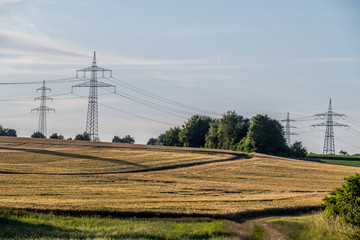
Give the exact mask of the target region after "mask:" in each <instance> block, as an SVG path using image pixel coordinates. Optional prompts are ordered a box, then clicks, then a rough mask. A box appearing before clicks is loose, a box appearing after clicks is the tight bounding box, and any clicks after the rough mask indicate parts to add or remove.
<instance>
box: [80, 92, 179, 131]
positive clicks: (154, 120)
mask: <svg viewBox="0 0 360 240" xmlns="http://www.w3.org/2000/svg"><path fill="white" fill-rule="evenodd" d="M73 94H74V95H75V96H77V97H78V98H83V99H87V97H83V96H80V95H78V94H75V93H73ZM99 104H100V105H101V106H104V107H106V108H109V109H112V110H114V111H117V112H121V113H124V114H127V115H131V116H134V117H138V118H141V119H145V120H149V121H152V122H157V123H161V124H165V125H170V126H174V124H171V123H168V122H163V121H159V120H156V119H152V118H148V117H144V116H141V115H138V114H134V113H130V112H127V111H124V110H120V109H118V108H114V107H111V106H108V105H106V104H103V103H99Z"/></svg>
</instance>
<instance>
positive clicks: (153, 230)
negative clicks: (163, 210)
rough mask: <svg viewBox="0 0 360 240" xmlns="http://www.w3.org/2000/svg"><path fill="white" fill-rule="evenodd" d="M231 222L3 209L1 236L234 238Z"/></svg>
mask: <svg viewBox="0 0 360 240" xmlns="http://www.w3.org/2000/svg"><path fill="white" fill-rule="evenodd" d="M229 224H230V222H228V221H222V220H212V219H208V218H195V219H190V218H182V219H151V220H150V219H136V218H132V219H115V218H109V217H105V218H102V217H97V216H83V217H71V216H57V215H54V214H42V213H30V212H21V211H0V226H1V228H0V238H1V239H89V238H90V239H94V238H96V239H229V238H230V239H231V238H232V237H234V233H232V232H231V230H230V227H229Z"/></svg>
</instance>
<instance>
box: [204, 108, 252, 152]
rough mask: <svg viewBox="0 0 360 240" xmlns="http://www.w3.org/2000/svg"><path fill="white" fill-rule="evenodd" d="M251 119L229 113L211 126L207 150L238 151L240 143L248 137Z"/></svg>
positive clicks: (207, 138) (233, 112)
mask: <svg viewBox="0 0 360 240" xmlns="http://www.w3.org/2000/svg"><path fill="white" fill-rule="evenodd" d="M248 129H249V119H247V118H244V117H243V116H241V115H238V114H236V113H235V111H228V112H227V113H226V114H224V115H223V116H222V118H221V119H217V120H216V121H214V122H213V123H212V124H211V125H210V129H209V132H208V134H207V136H206V144H205V146H206V147H207V148H217V149H219V148H220V149H229V150H236V148H237V146H238V144H239V142H240V141H241V140H242V139H243V138H244V137H245V136H246V134H247V131H248Z"/></svg>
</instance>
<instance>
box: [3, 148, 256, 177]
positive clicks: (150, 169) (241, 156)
mask: <svg viewBox="0 0 360 240" xmlns="http://www.w3.org/2000/svg"><path fill="white" fill-rule="evenodd" d="M0 149H10V148H4V147H0ZM11 149H12V150H17V151H26V152H34V153H45V154H46V153H49V152H51V153H52V154H54V153H55V154H56V155H60V156H62V155H64V156H65V157H66V156H73V154H67V153H60V152H54V151H49V150H39V149H29V148H26V149H23V148H11ZM179 151H181V149H179ZM199 152H201V151H199ZM204 153H205V152H204ZM212 153H217V152H214V151H212ZM218 153H220V154H221V153H223V152H218ZM231 155H232V156H231V157H229V158H226V159H216V160H208V161H198V162H190V163H182V164H173V165H166V166H158V167H145V168H142V169H132V170H125V171H107V172H71V173H66V172H65V173H47V172H20V171H19V172H18V171H2V170H0V174H27V175H65V176H66V175H68V176H74V175H75V176H76V175H105V174H126V173H144V172H155V171H165V170H172V169H178V168H188V167H194V166H199V165H205V164H212V163H219V162H230V161H236V160H241V159H249V158H251V156H250V155H247V154H243V153H232V154H231ZM77 156H78V157H81V158H87V159H91V160H99V161H110V162H113V163H119V164H126V165H134V166H138V167H143V166H141V165H139V164H136V163H131V162H127V161H123V160H116V159H109V158H99V157H92V156H86V155H77Z"/></svg>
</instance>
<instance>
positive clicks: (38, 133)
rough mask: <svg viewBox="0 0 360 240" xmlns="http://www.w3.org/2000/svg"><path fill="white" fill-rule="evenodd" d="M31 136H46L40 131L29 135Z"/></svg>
mask: <svg viewBox="0 0 360 240" xmlns="http://www.w3.org/2000/svg"><path fill="white" fill-rule="evenodd" d="M31 137H32V138H46V137H45V135H44V134H42V133H41V132H34V133H33V134H32V135H31Z"/></svg>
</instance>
